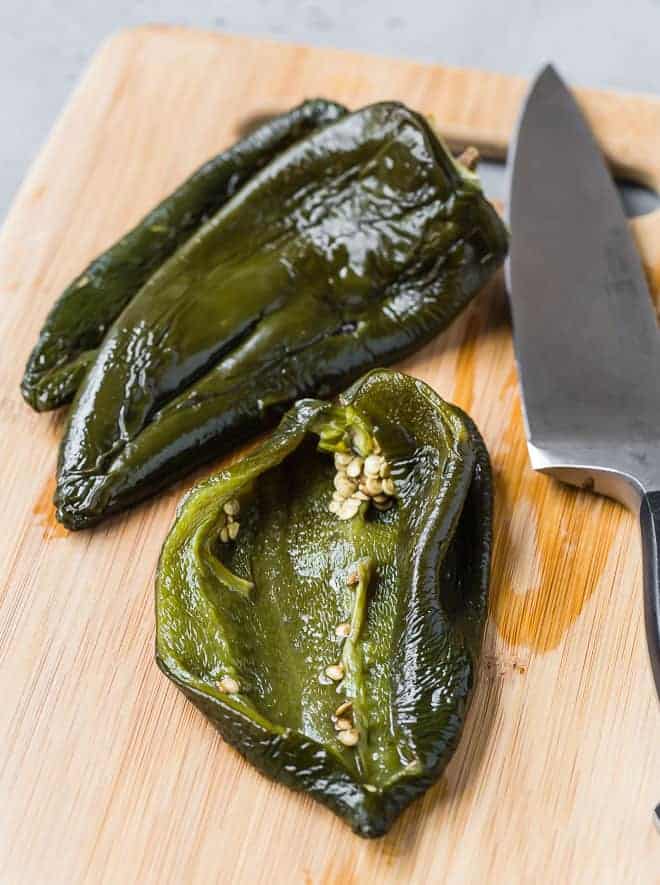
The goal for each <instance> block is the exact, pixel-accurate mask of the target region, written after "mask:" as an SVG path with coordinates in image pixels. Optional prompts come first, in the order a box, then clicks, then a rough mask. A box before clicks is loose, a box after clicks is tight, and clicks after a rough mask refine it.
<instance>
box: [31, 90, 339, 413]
mask: <svg viewBox="0 0 660 885" xmlns="http://www.w3.org/2000/svg"><path fill="white" fill-rule="evenodd" d="M345 113H346V110H345V108H343V107H342V106H341V105H338V104H336V103H335V102H330V101H323V100H322V99H316V100H314V101H306V102H304V103H303V104H301V105H299V106H298V107H295V108H293V109H292V110H291V111H289V112H288V113H286V114H281V115H280V116H277V117H274V118H273V119H272V120H269V121H268V123H266V124H264V125H262V126H260V127H259V128H257V129H256V130H255V131H254V132H252V133H250V135H248V136H247V137H246V138H243V139H241V141H239V142H237V143H236V144H235V145H233V147H231V148H230V149H229V150H227V151H224V152H223V153H221V154H218V156H217V157H214V158H213V159H211V160H209V161H208V162H207V163H205V164H204V165H203V166H201V167H200V168H199V169H198V170H197V171H196V172H194V173H193V174H192V175H191V176H190V177H189V178H188V179H187V180H186V181H185V182H184V183H183V184H182V185H181V186H180V187H178V188H177V189H176V190H175V191H174V192H173V193H172V194H170V195H169V196H168V197H167V198H166V199H165V200H163V201H162V202H161V203H159V204H158V206H156V208H155V209H152V211H151V212H149V213H148V215H146V216H145V217H144V218H143V219H142V221H140V223H139V224H138V225H137V226H136V227H134V228H133V229H132V230H131V231H129V232H128V233H127V234H126V235H125V236H123V237H122V238H121V239H120V240H119V241H118V242H117V243H115V244H114V246H111V247H110V249H108V250H107V251H106V252H104V253H103V254H102V255H99V256H98V258H95V259H94V261H92V263H91V264H90V265H88V267H86V268H85V270H84V271H83V272H82V273H81V274H80V275H79V276H78V277H76V279H75V280H73V282H72V283H71V284H70V285H69V286H68V287H67V288H66V289H65V290H64V292H63V293H62V295H61V296H60V298H59V299H58V301H57V302H56V304H55V306H54V307H53V309H52V310H51V312H50V314H49V315H48V318H47V319H46V322H45V324H44V327H43V329H42V330H41V333H40V335H39V341H38V342H37V345H36V347H35V348H34V350H33V351H32V354H31V355H30V359H29V361H28V364H27V366H26V369H25V374H24V377H23V381H22V384H21V390H22V393H23V397H24V398H25V400H26V402H28V403H29V404H30V405H31V406H32V408H33V409H36V410H37V411H39V412H44V411H47V410H48V409H56V408H58V407H59V406H61V405H64V404H65V403H67V402H69V400H71V399H72V398H73V395H74V394H75V392H76V390H77V389H78V386H79V384H80V382H81V380H82V378H83V376H84V374H85V372H86V371H87V369H88V368H89V366H90V365H91V364H92V363H93V361H94V359H95V358H96V352H97V348H98V346H99V344H100V343H101V341H102V340H103V338H104V337H105V334H106V332H107V331H108V329H109V328H110V326H111V325H112V323H113V322H114V321H115V319H116V318H117V317H118V316H119V314H120V313H121V311H122V310H123V309H124V307H125V306H126V305H127V304H128V302H129V301H130V300H131V298H132V297H133V296H134V295H135V293H136V292H137V291H138V290H139V289H140V288H141V287H142V286H143V285H144V283H146V281H147V280H148V279H149V277H150V276H151V275H152V274H153V272H154V271H155V270H156V269H157V268H158V267H160V265H161V264H163V262H164V261H165V260H166V259H167V258H169V257H170V255H172V254H173V253H174V252H176V250H177V249H178V248H179V246H181V245H182V244H183V243H185V242H186V240H188V239H190V237H191V236H192V234H193V233H194V232H195V231H196V230H197V229H198V228H199V227H201V225H202V224H203V223H204V222H205V221H206V220H207V219H208V218H210V216H211V215H213V214H214V213H215V212H217V211H218V209H220V207H221V206H223V205H224V204H225V203H226V202H227V201H228V200H229V199H230V197H232V196H233V194H235V193H236V192H237V191H238V190H239V189H240V188H241V187H242V186H243V185H244V184H245V182H246V181H248V179H249V178H251V177H252V176H253V175H254V174H255V172H257V171H258V170H259V169H261V168H263V167H264V166H265V165H266V164H267V163H268V162H270V160H272V159H273V157H274V156H276V155H277V154H278V153H280V152H281V151H283V150H284V149H285V148H287V147H289V145H291V144H293V143H294V142H295V141H298V140H299V139H300V138H302V137H304V136H305V135H308V134H309V133H310V132H312V131H314V130H315V129H318V128H320V127H321V126H325V125H327V124H328V123H332V122H333V121H335V120H337V119H339V117H341V116H342V115H343V114H345Z"/></svg>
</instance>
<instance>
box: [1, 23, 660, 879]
mask: <svg viewBox="0 0 660 885" xmlns="http://www.w3.org/2000/svg"><path fill="white" fill-rule="evenodd" d="M523 90H524V84H523V82H522V81H520V80H515V79H511V78H509V77H503V76H499V75H495V74H486V73H478V72H473V71H462V70H451V69H448V68H443V67H439V66H428V65H421V64H414V63H411V62H406V61H392V60H389V59H384V58H376V57H368V56H362V55H355V54H352V53H346V52H338V51H330V50H322V49H308V48H299V47H291V46H287V47H284V46H279V45H276V44H274V43H267V42H261V41H255V40H247V39H243V38H238V37H228V36H220V35H209V34H205V33H201V32H194V31H186V30H182V29H176V28H172V29H168V28H158V27H149V28H143V29H140V30H136V31H129V32H124V33H120V34H119V35H117V36H115V37H113V38H112V39H111V40H109V41H108V42H107V43H106V44H105V45H104V46H103V47H102V48H101V50H100V51H99V53H98V54H97V55H96V57H95V59H94V61H93V62H92V64H91V67H90V68H89V70H88V71H87V73H86V75H85V77H84V79H83V80H82V82H81V84H80V85H79V86H78V88H77V90H76V92H75V94H74V95H73V97H72V99H71V101H70V103H69V105H68V106H67V108H66V110H65V111H64V113H63V114H62V116H61V118H60V120H59V122H58V124H57V126H56V127H55V129H54V131H53V133H52V135H51V137H50V139H49V141H48V143H47V144H46V146H45V147H44V149H43V151H42V153H41V154H40V156H39V158H38V159H37V161H36V163H35V164H34V166H33V168H32V170H31V172H30V174H29V176H28V178H27V180H26V182H25V184H24V186H23V188H22V189H21V191H20V193H19V195H18V197H17V199H16V201H15V204H14V206H13V209H12V212H11V214H10V217H9V218H8V220H7V222H6V225H5V227H4V230H3V233H2V239H1V241H0V280H1V281H2V282H1V285H2V290H3V296H4V297H3V308H2V314H1V320H0V321H1V327H2V328H1V334H2V339H1V340H2V343H3V346H2V348H0V372H1V375H0V391H2V398H1V399H0V421H1V422H2V430H3V440H4V445H3V458H2V462H1V465H0V470H1V476H2V489H3V494H4V504H3V527H4V531H3V532H2V535H1V537H0V552H1V556H0V562H1V563H2V575H3V585H2V589H1V593H2V596H1V598H0V668H1V670H0V672H1V674H2V676H1V679H2V682H1V692H2V700H1V702H0V747H1V748H2V753H1V755H0V796H1V797H2V801H1V806H0V807H1V810H0V821H1V828H0V880H1V881H2V882H3V883H12V885H13V883H23V882H38V883H42V882H49V883H67V885H71V883H79V882H92V883H105V882H108V883H127V882H139V883H151V882H159V883H180V882H186V883H197V882H200V883H201V882H222V883H237V882H250V883H252V882H256V883H258V882H268V883H272V882H276V883H280V882H281V883H285V882H286V883H289V882H295V883H297V882H301V883H328V885H329V883H342V885H349V883H357V882H360V883H365V882H371V881H378V882H383V883H390V882H417V883H425V882H449V883H518V882H523V883H527V882H542V883H555V882H556V883H576V882H577V883H594V882H598V883H610V882H611V883H637V882H639V883H642V882H643V883H651V882H660V878H659V875H660V837H659V836H658V834H657V833H656V832H655V831H654V830H653V827H652V824H651V809H652V807H653V806H654V804H655V803H656V802H658V801H660V730H659V721H658V708H657V702H656V700H655V697H654V693H653V687H652V681H651V676H650V671H649V667H648V664H647V660H646V650H645V645H644V637H643V630H642V607H641V595H640V594H641V573H640V551H639V542H638V528H637V525H636V519H635V518H634V517H633V516H632V515H630V514H628V513H627V512H625V511H624V510H623V509H622V508H621V507H619V506H618V505H617V504H615V503H612V502H609V501H606V500H603V499H599V498H596V497H593V496H590V495H588V494H586V493H581V492H576V491H574V490H571V489H568V488H565V487H562V486H560V485H558V484H557V483H555V482H554V481H552V480H551V479H548V478H547V477H544V476H541V475H538V474H535V473H534V472H532V470H531V469H530V468H529V465H528V461H527V452H526V447H525V439H524V433H523V427H522V421H521V412H520V401H519V396H518V388H517V377H516V371H515V367H514V362H513V356H512V347H511V334H510V328H509V318H508V312H507V307H506V301H505V297H504V294H503V291H502V287H501V284H500V283H498V284H497V285H494V286H491V287H490V289H489V291H487V292H484V293H483V294H482V295H481V296H480V297H479V298H478V299H477V300H476V301H475V302H474V303H473V304H472V306H471V307H470V308H469V309H468V310H467V311H466V313H465V314H464V315H463V316H462V317H461V318H460V319H459V321H457V322H456V323H455V324H454V325H453V326H452V328H451V329H450V330H449V331H447V332H446V333H445V334H444V335H441V336H440V337H439V338H437V339H436V340H435V341H434V342H433V343H432V344H430V345H429V346H428V347H426V348H425V349H424V350H423V351H422V352H420V353H419V354H417V355H416V356H415V357H414V358H412V359H410V360H408V361H407V362H406V363H405V366H404V368H405V369H406V370H408V371H410V372H412V373H414V374H415V375H417V376H419V377H421V378H423V379H425V380H426V381H427V382H429V383H430V384H431V385H432V386H433V387H434V388H435V389H436V390H437V391H438V392H439V393H440V394H441V395H443V396H444V397H446V398H448V399H450V400H453V401H455V402H457V403H458V404H459V405H461V406H462V407H464V408H466V409H468V410H469V411H470V412H471V413H472V415H473V416H474V418H475V419H476V421H477V423H478V424H479V426H480V428H481V429H482V431H483V433H484V435H485V437H486V440H487V443H488V446H489V448H490V451H491V454H492V458H493V464H494V468H495V475H496V485H497V514H496V515H497V520H496V541H495V557H494V575H493V584H492V602H491V618H490V622H489V627H488V632H487V638H486V645H485V654H484V657H483V662H482V666H481V671H480V678H479V684H478V690H477V692H476V696H475V700H474V703H473V706H472V709H471V712H470V716H469V721H468V725H467V728H466V732H465V735H464V738H463V741H462V744H461V746H460V750H459V752H458V754H457V756H456V758H455V759H454V760H453V762H452V763H451V765H450V766H449V768H448V770H447V773H446V775H445V776H444V777H443V778H442V781H441V782H440V783H439V784H438V785H437V786H436V787H435V788H434V789H432V790H430V791H429V792H428V794H427V795H426V797H425V798H424V799H423V800H421V801H420V802H418V803H417V804H416V805H414V806H413V807H412V808H410V809H409V810H408V812H407V813H406V814H405V815H404V816H403V817H402V819H401V820H400V821H399V822H398V824H397V825H396V826H395V827H394V829H393V831H392V833H391V834H390V835H389V836H388V837H386V838H385V839H382V840H380V841H377V842H372V843H369V842H364V841H361V840H359V839H358V838H357V837H355V836H353V835H352V834H351V833H350V831H348V830H347V828H346V827H345V826H344V825H343V824H341V823H340V822H339V821H338V820H336V819H335V818H334V817H333V816H332V815H330V814H329V813H328V812H326V811H325V810H323V809H322V808H320V807H319V806H317V805H315V804H314V803H312V802H311V801H310V800H309V799H306V798H304V797H302V796H299V795H295V794H293V793H290V792H288V791H287V790H285V789H284V788H282V787H279V786H277V785H275V784H272V783H270V782H268V781H267V780H265V779H264V778H263V777H261V776H260V775H259V774H257V773H256V772H255V771H254V770H253V769H252V768H250V766H249V765H247V764H246V763H244V762H243V761H242V760H241V759H240V758H239V756H238V755H237V754H236V753H235V752H234V751H232V750H230V749H229V748H228V747H226V746H225V745H223V744H222V742H221V741H220V739H219V737H218V736H217V734H216V733H215V732H214V731H213V729H212V728H211V727H210V726H209V725H208V724H207V723H206V722H205V720H204V719H203V717H202V716H201V715H200V714H198V713H197V712H196V711H195V710H194V708H193V707H192V706H191V705H190V704H188V703H186V702H185V701H184V699H183V697H182V696H181V695H180V694H179V693H178V692H177V691H176V690H175V689H174V688H173V686H171V685H170V684H169V683H168V682H167V681H166V680H165V678H164V677H162V676H161V675H160V674H159V672H158V671H157V669H156V667H155V665H154V662H153V641H154V617H153V577H154V568H155V564H156V560H157V557H158V552H159V549H160V546H161V543H162V541H163V537H164V534H165V532H166V529H167V527H168V525H169V524H170V522H171V519H172V516H173V513H174V507H175V503H176V501H177V498H178V497H179V495H180V494H181V492H182V490H183V488H185V487H187V486H188V483H184V484H181V485H179V486H178V487H177V488H176V489H174V490H172V491H171V492H170V493H168V494H165V495H163V496H161V497H160V498H159V499H158V500H157V501H153V502H151V503H149V504H147V505H146V506H143V507H140V508H139V509H137V510H135V511H134V512H133V513H131V514H129V515H127V516H125V517H123V518H121V519H116V520H114V521H113V522H111V523H108V524H107V525H106V526H104V527H101V528H99V529H98V530H95V531H94V532H87V533H82V534H67V533H66V532H65V531H64V530H63V529H61V528H60V527H58V526H57V525H56V524H55V523H54V521H53V514H52V508H51V506H50V503H49V502H50V497H51V494H52V489H53V472H54V467H55V458H56V445H57V442H58V439H59V436H60V434H61V430H62V422H63V415H51V416H38V415H35V414H34V413H32V412H31V411H30V410H29V409H28V408H27V407H26V406H24V405H23V404H22V402H21V400H20V397H19V394H18V383H19V379H20V375H21V371H22V368H23V364H24V362H25V358H26V356H27V353H28V350H29V348H30V346H31V345H32V343H33V342H34V340H35V337H36V335H37V332H38V330H39V327H40V325H41V323H42V321H43V319H44V316H45V314H46V312H47V310H48V308H49V307H50V305H51V304H52V302H53V300H54V298H55V297H56V295H57V294H58V292H59V291H60V290H61V289H62V288H63V286H64V285H65V284H66V283H67V282H68V281H69V279H70V278H71V277H72V276H73V275H74V274H75V273H76V272H77V271H78V270H79V269H80V268H81V267H82V266H83V265H84V264H85V263H86V262H87V261H88V260H89V259H90V258H92V257H93V256H94V255H95V254H96V253H97V252H99V250H101V249H103V248H104V247H106V246H107V245H108V244H109V243H111V242H112V241H113V240H114V239H115V238H116V237H117V236H118V235H119V234H120V233H122V232H123V231H124V230H125V229H126V228H127V227H128V226H129V225H131V224H133V223H134V222H136V221H137V220H138V219H139V218H140V216H141V215H142V214H143V213H144V212H145V211H146V210H147V209H148V208H149V207H150V206H151V205H152V204H153V203H154V202H155V201H156V200H158V199H159V198H160V197H162V196H163V195H164V194H165V193H167V192H168V191H169V190H170V189H171V188H172V187H173V186H175V185H176V184H177V183H178V182H179V181H180V180H181V179H182V178H183V177H184V176H185V175H186V174H187V173H189V172H190V171H191V170H192V169H194V168H195V167H196V166H197V165H199V164H200V163H201V162H202V161H203V160H204V159H206V158H207V157H208V156H210V155H211V154H213V153H214V152H216V151H217V150H218V149H220V148H222V147H223V146H225V145H227V144H229V143H230V142H231V141H232V140H233V139H235V137H236V136H237V134H238V133H239V131H240V130H241V129H242V128H243V127H245V126H247V125H249V123H250V119H251V118H253V117H254V116H256V115H260V114H265V113H270V112H272V111H276V110H280V109H283V108H287V107H289V106H290V105H292V104H293V103H295V102H297V101H299V100H300V99H302V98H303V97H309V96H313V95H325V96H328V97H331V98H335V99H338V100H340V101H345V102H347V103H348V104H349V105H351V106H359V105H361V104H364V103H367V102H370V101H374V100H376V99H380V98H399V99H402V100H404V101H406V102H407V103H409V104H410V105H412V106H413V107H415V108H417V109H419V110H421V111H424V112H426V113H433V115H434V116H435V118H436V121H437V123H438V125H439V126H440V127H441V129H442V130H443V131H444V132H445V133H446V135H447V136H448V138H450V140H451V142H452V143H453V144H455V145H457V146H459V145H461V144H464V143H466V142H468V141H469V142H473V143H474V142H476V143H477V144H478V145H479V146H480V147H481V148H482V149H485V150H486V151H487V152H488V153H491V154H496V155H502V153H503V152H504V150H505V148H506V144H507V141H508V139H509V136H510V132H511V127H512V125H513V121H514V119H515V116H516V113H517V109H518V106H519V101H520V98H521V95H522V93H523ZM580 99H581V101H582V102H583V104H584V107H585V108H586V111H587V113H588V115H589V117H590V118H591V120H592V122H593V124H594V126H595V128H596V131H597V133H598V136H599V138H600V139H601V141H602V144H603V146H604V147H605V149H606V151H607V153H608V155H609V156H610V158H611V159H612V161H613V162H614V163H615V165H616V166H617V167H618V168H619V169H622V170H625V172H626V173H627V174H629V175H632V176H634V177H635V178H637V179H639V180H641V181H644V182H646V183H648V184H650V185H652V186H655V187H656V188H660V101H658V100H656V99H652V98H644V97H635V96H615V95H610V94H606V93H595V92H587V91H584V92H581V93H580ZM634 226H635V232H636V234H637V236H638V241H639V245H640V248H641V251H642V253H643V256H644V260H645V264H646V268H647V271H648V274H649V279H650V280H651V282H652V285H653V289H654V295H655V296H656V297H658V296H660V213H655V214H654V215H653V216H648V217H646V218H644V219H641V220H639V221H637V222H635V224H634Z"/></svg>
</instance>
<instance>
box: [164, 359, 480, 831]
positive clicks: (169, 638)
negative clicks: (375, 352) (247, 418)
mask: <svg viewBox="0 0 660 885" xmlns="http://www.w3.org/2000/svg"><path fill="white" fill-rule="evenodd" d="M374 450H376V452H377V453H378V452H380V455H379V458H380V459H381V460H380V462H379V463H380V465H381V467H382V466H384V465H387V469H388V471H389V475H390V476H391V478H392V482H393V484H394V489H395V494H394V496H393V503H392V505H391V506H389V507H388V508H387V509H384V510H383V509H379V508H377V507H376V506H375V498H369V497H368V496H367V498H366V500H360V501H359V503H358V507H357V509H356V511H355V513H354V515H352V516H351V517H350V518H347V519H340V518H339V516H338V514H337V513H336V512H333V511H332V509H331V508H330V507H329V503H330V502H331V501H332V500H333V494H334V492H335V491H336V489H335V484H334V478H335V476H336V472H337V464H336V462H335V455H336V454H344V455H346V454H350V455H351V456H352V457H358V458H368V457H369V455H370V453H373V452H374ZM345 463H346V462H345V460H342V459H341V458H340V459H339V464H340V465H341V464H345ZM370 469H375V462H372V464H371V465H370ZM230 500H237V501H238V502H240V503H239V506H240V530H239V531H238V532H237V534H236V537H235V538H234V539H233V540H231V539H230V540H229V542H227V543H223V542H221V541H220V540H219V535H218V533H219V530H221V527H222V525H224V522H223V516H222V514H223V512H224V510H223V508H224V505H225V504H226V502H227V501H230ZM490 539H491V479H490V468H489V462H488V456H487V453H486V450H485V448H484V445H483V442H482V440H481V437H480V436H479V433H478V431H477V430H476V428H475V426H474V424H473V423H472V421H471V420H470V419H469V418H468V417H467V416H466V415H465V414H464V413H463V412H461V411H460V410H459V409H457V408H456V407H454V406H451V405H449V404H447V403H445V402H443V401H442V400H441V399H440V398H439V397H438V396H437V395H436V394H435V393H434V392H433V391H432V390H431V389H430V388H429V387H427V386H426V385H425V384H423V383H422V382H420V381H417V380H415V379H413V378H411V377H408V376H405V375H401V374H399V373H396V372H392V371H387V370H377V371H373V372H371V373H370V374H368V375H366V376H365V377H364V378H362V379H361V380H359V381H357V382H356V383H355V384H354V385H353V386H352V387H351V388H350V389H349V390H348V391H346V392H345V393H344V394H343V395H342V396H340V397H339V399H338V400H337V401H335V402H334V403H328V402H324V401H322V400H309V399H308V400H301V401H299V402H298V403H296V405H295V406H294V407H293V408H292V409H291V410H290V411H289V412H288V413H287V414H286V415H285V417H284V418H283V420H282V422H281V423H280V425H279V427H278V428H277V429H276V430H275V431H274V432H273V433H272V434H271V435H270V436H269V437H268V438H267V439H266V440H265V441H264V442H263V443H262V444H261V445H260V446H259V447H258V448H257V449H256V450H255V451H254V452H252V453H251V454H250V455H248V456H247V457H245V458H244V459H243V460H241V461H239V462H238V463H236V464H234V465H233V466H231V467H229V468H228V469H226V470H223V471H221V472H220V473H218V474H216V475H215V476H213V477H211V478H210V479H209V480H207V481H206V482H204V483H202V484H201V485H200V486H198V487H197V488H195V489H193V490H192V492H190V493H189V494H188V495H187V496H186V498H185V499H184V500H183V501H182V503H181V505H180V507H179V509H178V512H177V518H176V521H175V523H174V526H173V527H172V529H171V531H170V534H169V536H168V538H167V540H166V542H165V545H164V548H163V551H162V555H161V560H160V565H159V570H158V576H157V581H156V610H157V660H158V663H159V666H160V667H161V668H162V669H163V670H164V672H165V673H166V674H167V675H168V676H169V677H170V678H171V679H172V680H173V681H174V682H175V683H176V684H177V685H178V686H179V687H180V688H181V689H182V690H183V691H184V693H185V694H186V695H187V696H188V697H189V698H190V699H191V700H192V701H193V702H194V703H195V704H196V705H197V706H198V707H199V708H200V709H201V710H202V711H203V712H204V713H206V715H207V716H208V717H209V718H210V719H211V720H212V721H213V722H214V723H215V724H216V725H217V727H218V728H219V729H220V731H221V732H222V734H223V736H224V737H225V738H226V740H227V741H228V742H229V743H231V744H233V745H234V746H235V747H236V748H237V749H238V750H239V751H240V752H241V753H243V755H244V756H246V757H247V758H248V759H249V760H250V761H251V762H252V763H253V764H254V765H256V766H257V767H258V768H259V769H260V770H261V771H263V772H264V773H266V774H267V775H269V776H271V777H273V778H275V779H276V780H278V781H281V782H282V783H284V784H286V785H288V786H290V787H293V788H296V789H301V790H304V791H306V792H308V793H310V794H311V795H312V796H314V798H316V799H317V800H318V801H320V802H322V803H324V804H325V805H327V806H329V807H330V808H331V809H332V810H333V811H334V812H335V813H337V814H338V815H340V816H341V817H342V818H344V819H345V820H346V821H347V822H348V823H349V824H350V825H351V826H352V828H353V829H354V830H355V831H356V832H357V833H359V834H360V835H362V836H378V835H382V834H383V833H384V832H386V831H387V830H388V829H389V827H390V826H391V824H392V822H393V821H394V820H395V818H396V817H397V816H398V814H399V813H400V812H401V811H402V810H403V809H404V808H405V807H406V805H407V804H408V803H409V802H410V801H412V800H413V799H414V798H415V797H416V796H418V795H420V794H421V793H422V792H424V790H425V789H426V788H427V787H428V786H429V785H430V784H432V783H433V782H434V781H435V780H436V779H437V778H438V777H439V775H440V773H441V771H442V770H443V768H444V766H445V765H446V763H447V761H448V759H449V758H450V756H451V754H452V752H453V750H454V748H455V746H456V744H457V741H458V738H459V735H460V731H461V727H462V723H463V720H464V716H465V712H466V709H467V704H468V701H469V698H470V694H471V690H472V683H473V674H474V667H475V661H476V657H477V655H478V652H479V648H480V644H481V635H482V630H483V624H484V619H485V613H486V599H487V588H488V577H489V566H490ZM227 686H229V689H232V690H229V689H228V688H227ZM233 689H236V690H233Z"/></svg>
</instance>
